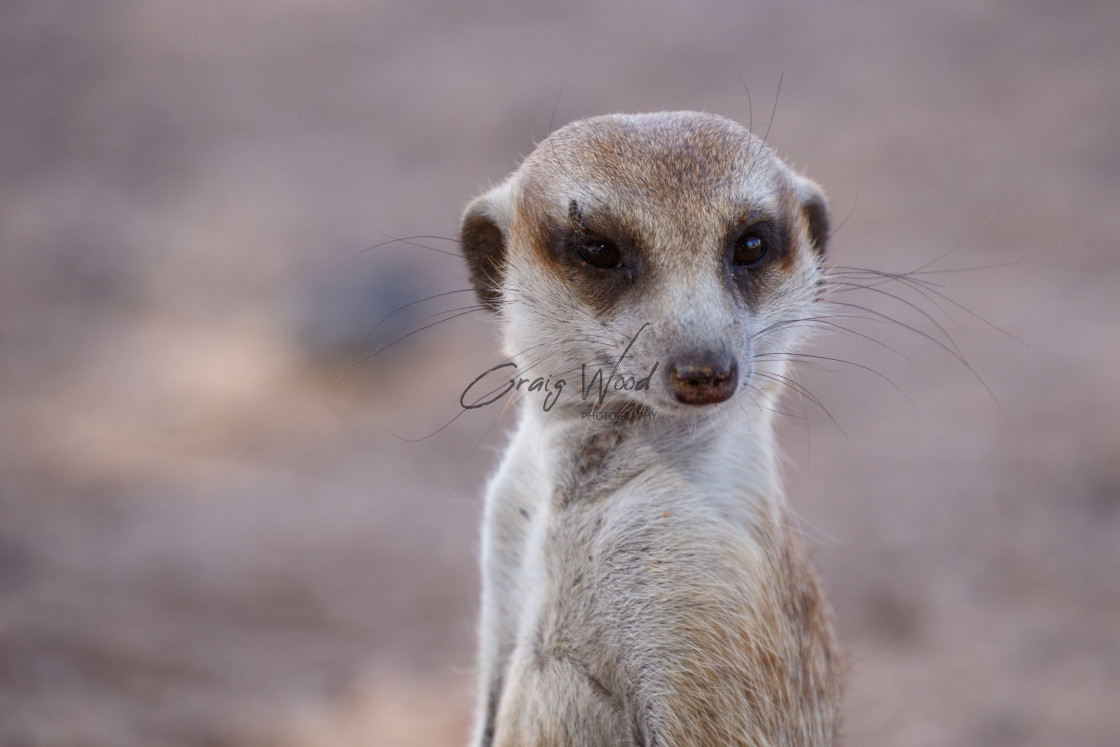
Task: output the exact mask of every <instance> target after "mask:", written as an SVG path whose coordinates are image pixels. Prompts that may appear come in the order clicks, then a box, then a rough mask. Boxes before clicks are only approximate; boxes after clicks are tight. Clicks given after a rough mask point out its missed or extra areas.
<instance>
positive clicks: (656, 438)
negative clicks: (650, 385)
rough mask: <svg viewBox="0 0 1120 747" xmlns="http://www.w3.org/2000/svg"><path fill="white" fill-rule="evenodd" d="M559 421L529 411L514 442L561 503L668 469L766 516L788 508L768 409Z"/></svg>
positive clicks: (523, 412)
mask: <svg viewBox="0 0 1120 747" xmlns="http://www.w3.org/2000/svg"><path fill="white" fill-rule="evenodd" d="M556 415H558V416H556V417H553V413H543V412H541V411H540V410H539V408H534V407H523V408H522V410H521V413H520V425H519V427H518V429H517V432H516V434H515V436H514V440H515V442H516V443H519V444H520V445H521V446H522V447H523V448H522V449H518V450H517V451H518V452H519V453H520V454H522V455H523V457H524V458H531V459H533V460H534V461H537V462H538V464H539V466H540V468H541V477H542V478H543V479H544V480H545V481H546V483H547V484H549V485H550V486H551V487H552V491H551V492H552V493H553V494H555V493H556V492H557V491H559V492H561V493H564V496H563V498H562V499H563V500H575V499H577V498H579V497H581V496H587V495H593V494H597V493H599V492H602V491H605V490H613V489H617V488H618V486H619V485H620V483H621V482H623V481H629V480H631V479H633V478H635V477H637V476H639V475H641V474H642V473H643V472H645V471H646V470H650V469H665V468H666V467H667V466H668V467H669V468H671V469H672V470H673V471H674V472H675V473H677V474H679V475H680V476H681V477H682V478H683V479H685V480H687V481H688V483H690V484H691V485H693V486H694V487H695V488H697V489H698V490H699V491H700V492H701V493H712V494H725V495H738V496H742V497H743V498H745V499H746V500H748V501H750V502H752V503H754V504H756V505H757V506H758V508H759V509H765V511H764V512H763V513H766V514H774V515H776V514H777V512H779V511H780V510H781V509H782V507H783V506H784V503H785V498H784V492H783V490H782V486H781V480H780V476H779V469H778V451H777V447H776V444H775V436H774V423H773V412H772V410H770V409H767V408H752V409H751V410H737V411H734V412H729V413H726V414H724V415H721V416H719V417H711V418H707V417H705V418H687V419H686V418H676V417H672V416H664V415H658V416H653V417H645V418H638V419H621V420H595V419H593V418H589V417H588V418H584V417H582V416H572V415H571V414H560V413H556ZM554 498H555V495H554Z"/></svg>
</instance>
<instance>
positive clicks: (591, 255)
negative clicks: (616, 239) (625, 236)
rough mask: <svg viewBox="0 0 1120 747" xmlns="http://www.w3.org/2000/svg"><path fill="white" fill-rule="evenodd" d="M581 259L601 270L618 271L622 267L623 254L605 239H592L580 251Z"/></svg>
mask: <svg viewBox="0 0 1120 747" xmlns="http://www.w3.org/2000/svg"><path fill="white" fill-rule="evenodd" d="M578 254H579V258H580V259H582V260H583V261H584V262H586V263H587V264H589V265H591V266H592V267H598V268H599V269H600V270H617V269H618V268H620V267H621V266H622V253H621V252H619V251H618V247H617V246H615V245H614V244H613V243H611V242H610V241H607V240H605V239H590V240H588V242H587V243H586V244H583V245H582V246H580V248H579V250H578Z"/></svg>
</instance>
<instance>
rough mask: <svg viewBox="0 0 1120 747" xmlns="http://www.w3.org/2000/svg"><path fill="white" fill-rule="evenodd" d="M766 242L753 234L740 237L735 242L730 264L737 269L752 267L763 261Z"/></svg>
mask: <svg viewBox="0 0 1120 747" xmlns="http://www.w3.org/2000/svg"><path fill="white" fill-rule="evenodd" d="M767 249H768V247H767V245H766V240H765V239H764V238H763V237H761V236H759V235H758V234H755V233H747V234H744V235H743V236H740V237H739V239H738V241H736V242H735V251H734V253H733V254H732V256H731V263H732V264H733V265H736V266H738V267H752V266H754V265H757V264H758V263H759V262H761V261H762V260H763V258H764V257H765V256H766V252H767Z"/></svg>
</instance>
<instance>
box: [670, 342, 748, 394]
mask: <svg viewBox="0 0 1120 747" xmlns="http://www.w3.org/2000/svg"><path fill="white" fill-rule="evenodd" d="M738 385H739V364H738V362H737V361H736V360H735V358H734V357H733V356H731V355H728V354H727V353H726V352H715V351H704V352H701V353H688V354H685V355H682V356H680V357H678V358H677V359H676V360H674V361H673V362H672V363H670V364H669V387H670V388H671V390H672V392H673V396H674V397H675V398H676V399H677V401H678V402H683V403H684V404H686V405H714V404H716V403H717V402H723V401H725V400H727V399H730V398H731V395H732V394H734V393H735V389H736V388H737V387H738Z"/></svg>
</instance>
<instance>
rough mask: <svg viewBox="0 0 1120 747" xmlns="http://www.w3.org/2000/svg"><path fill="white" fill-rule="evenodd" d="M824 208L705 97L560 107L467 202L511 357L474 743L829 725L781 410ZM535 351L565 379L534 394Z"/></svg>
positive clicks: (816, 306)
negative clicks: (673, 103) (601, 108)
mask: <svg viewBox="0 0 1120 747" xmlns="http://www.w3.org/2000/svg"><path fill="white" fill-rule="evenodd" d="M828 225H829V222H828V211H827V206H826V202H825V198H824V196H823V194H822V191H821V189H820V187H818V186H817V185H816V184H815V183H814V182H812V181H810V180H808V179H807V178H805V177H803V176H801V175H799V174H798V173H796V172H795V171H794V170H793V169H791V168H790V167H789V166H787V165H786V164H785V163H784V162H783V161H782V160H780V159H779V158H778V156H776V155H775V153H774V151H773V150H772V149H771V148H770V147H769V146H767V145H766V144H765V143H764V142H763V141H762V140H761V139H759V138H758V137H756V136H754V135H752V134H751V132H750V131H749V130H748V129H747V128H745V127H743V126H741V125H739V124H737V123H735V122H733V121H731V120H728V119H725V118H723V117H719V116H715V115H709V114H701V113H695V112H674V113H657V114H641V115H609V116H602V117H595V118H591V119H586V120H582V121H577V122H575V123H572V124H569V125H567V126H565V127H563V128H561V129H559V130H558V131H556V132H554V133H553V134H552V135H551V136H549V137H548V138H547V139H546V140H544V141H543V142H541V143H540V144H539V145H538V146H537V147H536V149H535V150H534V151H533V152H532V153H531V154H530V155H529V156H528V157H527V158H526V159H525V160H524V161H523V163H522V164H521V165H520V167H519V168H518V169H517V170H516V171H515V172H514V173H513V174H511V175H510V176H509V177H508V178H506V179H505V180H504V181H503V182H501V183H500V184H498V185H497V186H496V187H494V188H493V189H491V190H490V191H488V192H487V193H485V194H483V195H482V196H481V197H478V198H477V199H475V200H474V201H473V202H472V203H470V205H469V206H468V207H467V209H466V212H465V214H464V216H463V219H462V226H461V241H462V248H463V253H464V256H465V258H466V261H467V265H468V268H469V271H470V276H471V280H472V284H473V285H474V287H475V289H476V291H477V294H478V298H479V299H480V301H481V302H482V303H483V304H485V305H486V306H487V307H489V308H490V309H492V310H493V311H495V312H496V315H497V318H498V319H499V321H500V325H501V328H502V332H503V337H504V349H505V352H506V353H507V354H508V355H509V356H510V358H509V363H507V364H506V365H510V366H511V367H515V369H516V374H517V375H519V376H521V377H522V378H521V379H520V381H519V382H518V386H517V387H516V389H517V391H516V392H514V393H513V396H514V398H515V399H517V400H518V404H517V409H518V414H517V418H518V419H517V426H516V429H515V430H514V432H513V435H512V439H511V442H510V444H509V446H508V449H507V450H506V452H505V454H504V457H503V458H502V460H501V463H500V466H499V468H498V469H497V472H496V474H495V475H494V476H493V477H492V478H491V480H490V483H489V485H488V488H487V491H486V499H485V507H484V522H483V532H482V534H483V536H482V601H481V620H480V653H479V683H478V687H479V706H478V712H477V716H476V726H475V729H474V733H473V737H472V742H471V744H472V745H473V747H515V746H516V747H522V746H524V747H528V746H530V745H538V746H547V747H552V746H555V747H560V746H561V745H573V746H586V747H608V746H615V745H617V746H619V747H638V746H639V745H641V746H642V747H654V746H655V745H658V746H665V747H688V746H691V745H695V746H697V747H699V746H701V745H703V746H705V747H712V746H713V745H790V746H791V747H792V746H794V745H798V746H804V745H831V744H834V742H835V740H836V739H837V730H838V726H837V724H838V702H839V698H840V679H841V669H842V663H841V659H842V655H841V651H840V647H839V644H838V643H837V640H836V637H835V634H834V632H833V626H832V621H831V619H832V613H831V611H830V609H829V607H828V604H827V602H826V601H825V598H824V596H823V594H822V591H821V588H820V584H819V582H818V579H817V577H816V575H815V572H814V571H813V569H812V568H811V566H810V563H809V561H808V559H807V552H806V549H805V547H804V546H803V543H802V541H801V540H800V538H799V536H798V533H797V531H796V530H794V529H792V528H791V527H790V517H789V512H788V509H787V506H786V499H785V497H784V494H783V490H782V486H781V482H780V479H779V469H778V459H779V455H778V451H777V449H776V445H775V436H774V420H775V417H776V410H777V409H778V406H779V404H778V403H779V399H780V394H781V392H782V390H783V388H785V387H784V384H785V383H787V382H788V381H789V379H788V377H789V375H790V372H789V371H788V365H789V363H788V361H789V355H790V354H791V353H793V352H794V351H795V350H797V349H799V345H801V344H802V342H803V340H804V338H805V337H806V335H807V333H808V331H809V330H810V328H811V326H812V320H813V319H814V318H819V317H820V315H821V313H822V312H821V309H820V304H821V303H822V293H823V288H824V277H825V276H824V268H823V257H824V253H825V244H826V241H827V236H828ZM511 370H513V368H511ZM596 371H598V372H599V373H600V375H599V376H598V377H597V378H596V377H595V375H594V372H596ZM546 376H547V377H548V380H549V381H550V382H551V381H555V382H559V383H561V384H563V383H567V382H571V383H568V386H567V387H566V388H562V390H561V392H560V393H559V395H557V396H555V397H553V399H552V401H551V404H545V405H543V406H542V403H541V401H540V399H539V398H537V397H535V395H534V392H532V391H530V390H529V388H526V387H524V386H522V384H524V383H526V382H527V381H530V380H533V379H537V378H540V379H544V377H546ZM510 384H511V385H512V384H513V381H512V380H511V382H510ZM643 384H644V386H643ZM530 388H531V385H530ZM538 388H540V387H538ZM509 389H510V387H506V388H505V391H508V390H509ZM553 393H554V394H556V389H555V387H554V388H553Z"/></svg>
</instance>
